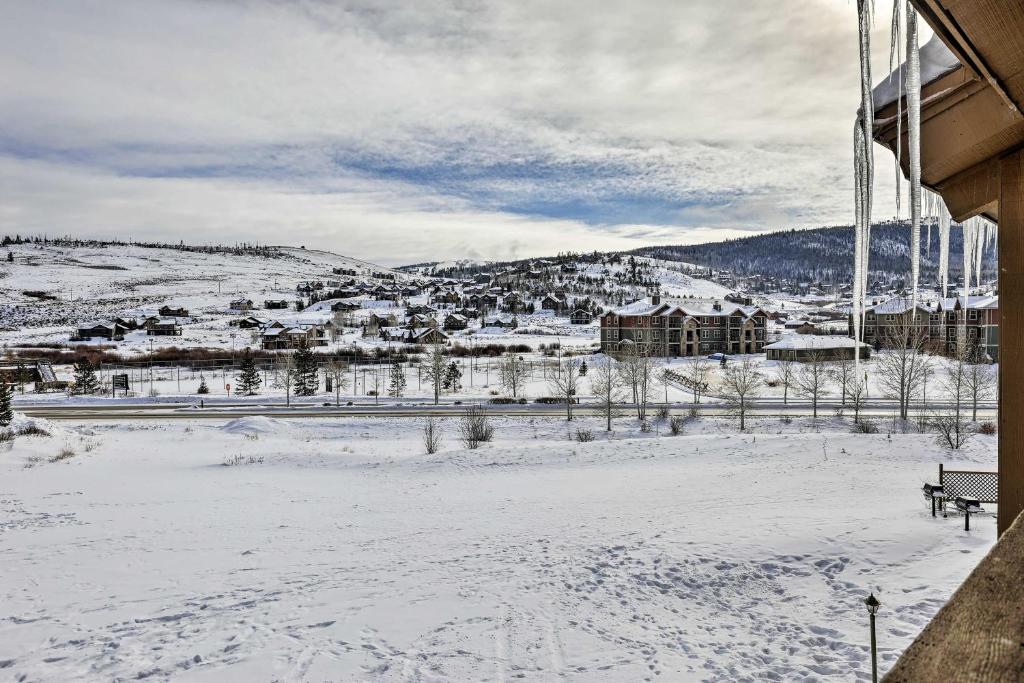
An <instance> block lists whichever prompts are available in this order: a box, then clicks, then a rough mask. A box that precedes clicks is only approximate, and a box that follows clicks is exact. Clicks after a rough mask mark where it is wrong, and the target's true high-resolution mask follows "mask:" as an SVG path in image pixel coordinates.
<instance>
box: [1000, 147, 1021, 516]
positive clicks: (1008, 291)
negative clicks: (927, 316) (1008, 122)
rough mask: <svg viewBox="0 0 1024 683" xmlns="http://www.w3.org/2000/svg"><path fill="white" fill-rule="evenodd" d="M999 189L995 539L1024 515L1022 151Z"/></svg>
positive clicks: (1008, 159) (1007, 161) (1011, 159)
mask: <svg viewBox="0 0 1024 683" xmlns="http://www.w3.org/2000/svg"><path fill="white" fill-rule="evenodd" d="M999 184H1000V189H999V525H998V529H999V534H1000V535H1002V534H1003V532H1005V531H1006V530H1007V529H1009V528H1010V525H1011V524H1013V520H1015V519H1016V518H1017V516H1018V515H1019V514H1020V513H1021V511H1022V510H1024V419H1021V418H1022V416H1024V392H1021V391H1020V387H1021V386H1022V384H1024V336H1022V335H1024V151H1022V150H1017V151H1016V152H1013V153H1011V154H1009V155H1007V156H1005V157H1003V159H1002V161H1001V164H1000V183H999Z"/></svg>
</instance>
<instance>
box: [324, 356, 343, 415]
mask: <svg viewBox="0 0 1024 683" xmlns="http://www.w3.org/2000/svg"><path fill="white" fill-rule="evenodd" d="M324 369H325V370H326V371H327V376H328V377H330V378H331V382H332V383H333V384H334V405H335V407H337V406H340V405H341V390H342V389H344V388H346V387H348V371H349V367H348V363H346V362H345V361H343V360H337V359H335V360H332V361H330V362H329V363H327V366H326V367H325V368H324Z"/></svg>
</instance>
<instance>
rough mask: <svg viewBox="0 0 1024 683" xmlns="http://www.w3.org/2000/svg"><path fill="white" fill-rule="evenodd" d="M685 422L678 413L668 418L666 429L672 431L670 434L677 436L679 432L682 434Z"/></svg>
mask: <svg viewBox="0 0 1024 683" xmlns="http://www.w3.org/2000/svg"><path fill="white" fill-rule="evenodd" d="M685 423H686V422H685V420H683V418H681V417H679V416H678V415H677V416H675V417H673V418H672V419H671V420H669V422H668V429H669V431H670V432H672V436H679V435H680V434H682V433H683V425H684V424H685Z"/></svg>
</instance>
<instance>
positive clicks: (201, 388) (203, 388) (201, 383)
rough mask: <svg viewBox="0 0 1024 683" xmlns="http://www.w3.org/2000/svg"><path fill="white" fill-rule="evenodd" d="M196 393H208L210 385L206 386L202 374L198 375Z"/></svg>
mask: <svg viewBox="0 0 1024 683" xmlns="http://www.w3.org/2000/svg"><path fill="white" fill-rule="evenodd" d="M196 393H197V394H208V393H210V387H208V386H206V378H205V377H203V376H202V375H200V376H199V388H198V389H196Z"/></svg>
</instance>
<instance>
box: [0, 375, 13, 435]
mask: <svg viewBox="0 0 1024 683" xmlns="http://www.w3.org/2000/svg"><path fill="white" fill-rule="evenodd" d="M13 395H14V386H12V385H10V384H3V383H0V427H6V426H7V425H9V424H11V420H13V419H14V413H13V412H12V411H11V397H12V396H13Z"/></svg>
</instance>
